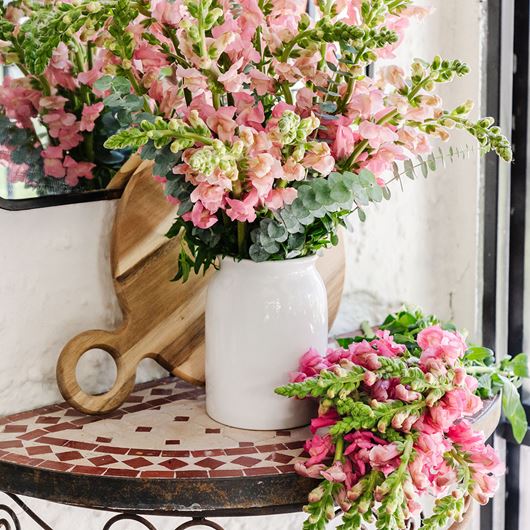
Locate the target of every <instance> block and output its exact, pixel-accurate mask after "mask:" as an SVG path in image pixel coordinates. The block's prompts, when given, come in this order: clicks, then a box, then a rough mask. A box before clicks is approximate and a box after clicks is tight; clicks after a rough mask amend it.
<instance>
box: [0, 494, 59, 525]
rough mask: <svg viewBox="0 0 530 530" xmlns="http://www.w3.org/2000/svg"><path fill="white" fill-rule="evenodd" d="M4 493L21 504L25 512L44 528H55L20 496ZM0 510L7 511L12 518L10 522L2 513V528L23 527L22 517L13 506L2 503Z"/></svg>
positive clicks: (0, 520)
mask: <svg viewBox="0 0 530 530" xmlns="http://www.w3.org/2000/svg"><path fill="white" fill-rule="evenodd" d="M4 495H6V496H7V497H9V498H10V499H11V500H12V501H13V502H14V503H15V504H17V505H18V506H20V507H21V508H22V509H23V510H24V512H25V513H26V514H27V515H28V516H29V517H31V519H33V521H35V522H36V523H37V524H38V525H39V526H40V527H41V528H42V530H53V528H52V527H51V526H49V525H48V524H46V523H45V522H44V521H43V520H42V519H41V518H40V517H39V516H38V515H37V514H36V513H35V512H34V511H33V510H32V509H31V508H30V507H29V506H28V505H27V504H26V503H25V502H24V501H23V500H22V499H21V498H20V497H17V496H16V495H13V494H11V493H4ZM0 512H4V513H6V514H7V515H8V516H9V517H10V519H11V522H10V521H9V519H6V518H5V517H2V516H1V515H0V517H1V518H0V528H3V529H5V530H13V529H14V530H21V529H22V525H21V523H20V519H19V518H18V516H17V514H16V513H15V511H14V510H13V509H12V508H10V507H9V506H7V505H6V504H0ZM11 523H12V524H11Z"/></svg>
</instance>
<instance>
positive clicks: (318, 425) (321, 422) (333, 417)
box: [311, 409, 340, 434]
mask: <svg viewBox="0 0 530 530" xmlns="http://www.w3.org/2000/svg"><path fill="white" fill-rule="evenodd" d="M339 419H340V417H339V415H338V413H337V411H336V410H335V409H331V410H329V411H328V412H326V414H323V415H321V416H318V418H313V419H312V420H311V432H312V433H313V434H315V433H316V432H317V431H318V430H319V429H323V428H325V427H331V426H333V425H335V423H337V421H339Z"/></svg>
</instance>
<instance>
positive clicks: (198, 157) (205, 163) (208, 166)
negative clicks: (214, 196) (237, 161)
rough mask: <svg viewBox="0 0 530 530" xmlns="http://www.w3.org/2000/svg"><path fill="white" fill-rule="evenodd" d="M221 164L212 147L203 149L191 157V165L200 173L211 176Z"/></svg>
mask: <svg viewBox="0 0 530 530" xmlns="http://www.w3.org/2000/svg"><path fill="white" fill-rule="evenodd" d="M218 163H219V159H218V157H217V155H216V153H215V151H214V150H213V149H212V148H211V147H203V148H202V149H199V150H198V151H195V153H193V155H191V157H190V160H189V165H190V166H191V167H192V168H193V169H194V170H195V171H198V172H199V173H201V174H203V175H206V176H209V175H211V174H212V173H213V172H214V170H215V168H216V167H217V165H218Z"/></svg>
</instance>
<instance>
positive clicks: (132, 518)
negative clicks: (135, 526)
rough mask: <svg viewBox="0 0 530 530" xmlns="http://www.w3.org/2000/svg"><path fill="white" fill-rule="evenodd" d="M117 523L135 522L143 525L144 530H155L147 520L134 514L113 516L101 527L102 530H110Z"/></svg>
mask: <svg viewBox="0 0 530 530" xmlns="http://www.w3.org/2000/svg"><path fill="white" fill-rule="evenodd" d="M119 521H135V522H137V523H140V524H141V525H143V526H144V527H145V528H148V530H156V527H155V526H153V525H152V524H151V523H150V522H149V521H148V520H147V519H145V518H144V517H141V516H140V515H136V514H134V513H130V514H129V513H122V514H119V515H115V516H114V517H112V518H111V519H109V520H108V521H107V523H106V524H105V526H104V527H103V530H109V528H111V527H112V526H113V525H114V523H117V522H119Z"/></svg>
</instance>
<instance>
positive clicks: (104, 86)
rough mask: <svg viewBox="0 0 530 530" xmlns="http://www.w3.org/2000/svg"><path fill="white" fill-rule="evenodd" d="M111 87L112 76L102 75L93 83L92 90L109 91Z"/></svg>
mask: <svg viewBox="0 0 530 530" xmlns="http://www.w3.org/2000/svg"><path fill="white" fill-rule="evenodd" d="M111 85H112V76H110V75H104V76H103V77H100V78H99V79H98V80H97V81H96V82H95V83H94V88H95V89H96V90H101V91H105V90H110V87H111Z"/></svg>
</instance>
